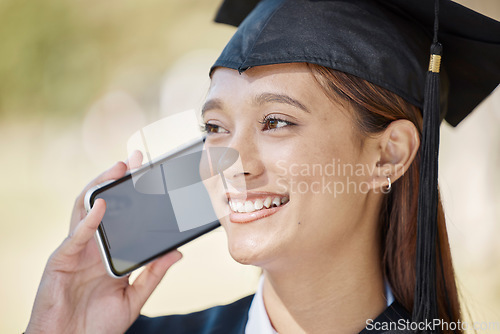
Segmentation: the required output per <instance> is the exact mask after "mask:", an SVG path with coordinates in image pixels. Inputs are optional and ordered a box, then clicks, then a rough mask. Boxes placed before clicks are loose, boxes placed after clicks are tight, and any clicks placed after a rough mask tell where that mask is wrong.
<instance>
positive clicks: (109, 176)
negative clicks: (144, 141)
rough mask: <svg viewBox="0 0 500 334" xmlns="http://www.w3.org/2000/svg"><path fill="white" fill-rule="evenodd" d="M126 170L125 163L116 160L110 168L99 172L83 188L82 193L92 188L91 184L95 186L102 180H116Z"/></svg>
mask: <svg viewBox="0 0 500 334" xmlns="http://www.w3.org/2000/svg"><path fill="white" fill-rule="evenodd" d="M126 171H127V165H126V164H125V163H124V162H122V161H118V162H117V163H115V164H114V165H113V166H111V168H109V169H108V170H106V171H105V172H104V173H102V174H100V175H99V176H98V177H96V178H95V179H94V180H92V181H91V182H90V183H89V184H88V185H87V186H86V187H85V189H84V190H83V192H82V194H83V195H85V193H86V192H87V190H89V189H90V188H92V187H93V186H96V185H98V184H101V183H103V182H106V181H109V180H116V179H119V178H120V177H122V176H123V175H125V173H126Z"/></svg>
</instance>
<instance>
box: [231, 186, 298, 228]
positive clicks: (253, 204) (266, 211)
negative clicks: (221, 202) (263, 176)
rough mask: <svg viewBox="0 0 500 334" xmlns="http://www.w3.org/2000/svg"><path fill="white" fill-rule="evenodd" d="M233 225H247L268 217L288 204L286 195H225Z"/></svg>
mask: <svg viewBox="0 0 500 334" xmlns="http://www.w3.org/2000/svg"><path fill="white" fill-rule="evenodd" d="M227 198H228V205H229V207H230V208H231V214H230V215H229V219H230V220H231V222H233V223H249V222H252V221H255V220H258V219H261V218H264V217H268V216H270V215H272V214H274V213H276V212H277V211H279V210H280V209H281V208H282V207H283V206H285V205H286V204H287V203H288V202H289V196H288V195H281V194H272V193H258V194H256V193H246V194H237V195H236V194H227Z"/></svg>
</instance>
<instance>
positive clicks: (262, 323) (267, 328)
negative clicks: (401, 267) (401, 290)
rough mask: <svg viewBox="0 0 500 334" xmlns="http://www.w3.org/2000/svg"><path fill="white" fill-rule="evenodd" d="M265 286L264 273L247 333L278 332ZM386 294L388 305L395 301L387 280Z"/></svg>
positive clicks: (250, 313)
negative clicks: (268, 309)
mask: <svg viewBox="0 0 500 334" xmlns="http://www.w3.org/2000/svg"><path fill="white" fill-rule="evenodd" d="M263 286H264V275H261V276H260V280H259V286H258V288H257V291H256V292H255V296H254V297H253V300H252V304H251V305H250V309H249V310H248V321H247V325H246V327H245V334H278V332H276V330H275V329H274V328H273V326H272V325H271V321H270V320H269V316H268V315H267V312H266V307H265V306H264V297H263V296H262V289H263ZM385 296H386V299H387V306H390V305H391V304H392V303H393V302H394V296H393V295H392V291H391V287H390V286H389V284H388V283H387V281H385Z"/></svg>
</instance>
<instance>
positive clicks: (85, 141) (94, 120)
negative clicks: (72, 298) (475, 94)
mask: <svg viewBox="0 0 500 334" xmlns="http://www.w3.org/2000/svg"><path fill="white" fill-rule="evenodd" d="M459 2H460V3H463V4H465V5H467V6H469V7H472V8H473V9H476V10H478V11H480V12H482V13H484V14H486V15H489V16H491V17H493V18H496V19H497V20H498V19H499V18H500V2H499V1H498V0H475V1H474V0H468V1H466V0H461V1H459ZM218 5H219V1H216V0H164V1H159V0H142V1H131V0H120V1H118V0H105V1H95V0H88V1H78V0H76V1H62V0H44V1H33V0H0V166H1V167H0V168H1V169H0V170H1V172H2V174H1V175H2V182H1V187H0V189H1V192H0V270H1V276H0V277H1V278H0V282H1V284H0V333H20V332H23V330H24V329H25V326H26V324H27V322H28V320H29V315H30V312H31V306H32V303H33V300H34V297H35V294H36V289H37V286H38V283H39V280H40V277H41V274H42V272H43V268H44V266H45V262H46V260H47V258H48V257H49V255H50V254H51V252H52V251H53V250H54V249H55V248H56V247H57V245H58V244H59V243H60V242H61V241H62V240H63V239H64V237H65V236H66V234H67V229H68V223H69V216H70V213H71V209H72V206H73V201H74V199H75V198H76V196H77V195H78V193H79V191H80V190H81V189H83V187H84V185H85V184H86V183H88V182H89V181H90V180H91V179H92V178H94V177H95V176H96V175H97V174H99V173H100V172H101V171H102V170H104V169H106V168H108V167H109V166H110V165H111V164H112V163H113V162H114V161H116V160H123V159H125V158H126V156H127V149H126V143H127V140H128V138H129V137H130V136H131V135H132V134H133V133H134V132H135V131H136V130H138V129H139V128H141V127H142V126H144V125H146V124H148V123H151V122H154V121H155V120H157V119H159V118H161V117H163V116H166V115H168V114H171V113H173V112H177V111H181V110H184V109H187V108H197V107H198V106H199V104H200V103H201V101H202V100H203V95H204V93H205V91H206V87H207V84H208V68H209V66H210V64H211V63H212V62H213V61H214V60H215V58H216V57H217V55H218V52H220V51H221V50H222V48H223V46H224V45H225V43H226V42H227V41H228V39H229V38H230V36H231V35H232V33H233V32H234V30H233V28H231V27H226V26H223V25H218V24H215V23H212V18H213V16H214V13H215V12H216V9H217V7H218ZM499 93H500V92H498V89H497V91H496V92H495V93H494V94H493V96H491V97H490V98H489V99H488V100H487V101H485V102H484V103H483V104H482V105H481V106H480V107H479V108H478V109H480V110H476V112H475V113H474V114H473V115H472V116H471V117H470V118H469V119H467V120H466V121H465V122H464V123H463V124H462V125H461V126H459V127H458V128H457V129H451V128H450V127H449V126H447V125H443V128H442V129H443V130H442V139H441V140H442V146H441V165H440V183H441V188H442V193H443V197H444V204H445V210H446V214H447V218H448V225H449V234H450V240H451V244H452V251H453V255H454V261H455V265H456V271H457V277H458V280H459V282H460V287H461V292H462V295H463V299H464V301H465V303H466V305H467V306H468V308H469V309H470V310H471V313H472V315H473V318H474V320H476V321H500V283H499V282H500V269H499V267H500V266H499V261H500V246H499V245H500V243H499V242H498V239H499V236H500V191H499V189H500V173H499V170H500V131H498V130H499V129H500V111H499V110H500V94H499ZM182 251H183V252H184V255H185V257H184V259H183V260H182V261H181V262H180V263H178V264H176V265H175V267H174V268H173V269H172V270H171V271H169V273H168V275H167V277H166V278H165V279H164V281H163V282H162V283H161V285H160V286H159V288H158V289H157V291H156V292H155V293H154V294H153V296H152V297H151V299H150V300H149V301H148V303H147V304H146V306H145V308H144V310H143V311H144V312H145V313H146V314H149V315H159V314H166V313H172V312H188V311H193V310H196V309H200V308H204V307H207V306H210V305H214V304H217V303H226V302H230V301H232V300H234V299H237V298H239V297H241V296H244V295H246V294H248V293H251V292H252V291H253V290H254V289H255V287H256V282H257V280H258V275H259V273H258V270H257V269H255V268H251V267H245V266H241V265H238V264H236V263H235V262H234V261H232V260H231V258H230V256H229V255H228V253H227V250H226V245H225V235H224V233H223V232H222V231H220V230H216V231H215V232H213V233H211V234H209V235H207V236H205V237H203V238H201V239H199V240H197V241H195V242H193V243H191V244H189V245H187V246H185V247H183V250H182Z"/></svg>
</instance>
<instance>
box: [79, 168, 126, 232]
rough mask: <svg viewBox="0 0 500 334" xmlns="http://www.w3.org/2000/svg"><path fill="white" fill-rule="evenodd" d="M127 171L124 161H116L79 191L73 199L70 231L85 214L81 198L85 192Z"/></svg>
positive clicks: (82, 198)
mask: <svg viewBox="0 0 500 334" xmlns="http://www.w3.org/2000/svg"><path fill="white" fill-rule="evenodd" d="M126 171H127V166H126V165H125V163H124V162H121V161H119V162H117V163H115V164H114V165H113V166H112V167H111V168H109V169H108V170H106V171H105V172H104V173H102V174H100V175H99V176H98V177H96V178H95V179H94V180H92V181H91V182H90V183H89V184H88V185H87V186H86V187H85V188H84V189H83V191H82V192H81V193H80V195H79V196H78V197H77V198H76V201H75V206H74V208H73V214H72V217H71V224H70V231H72V230H73V229H74V227H75V225H76V224H77V223H78V222H79V221H80V220H82V219H83V218H84V217H85V215H86V212H85V208H84V203H83V200H84V198H85V194H86V193H87V191H88V190H89V189H90V188H92V187H94V186H96V185H98V184H101V183H103V182H106V181H109V180H116V179H119V178H120V177H122V176H123V175H125V173H126Z"/></svg>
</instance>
